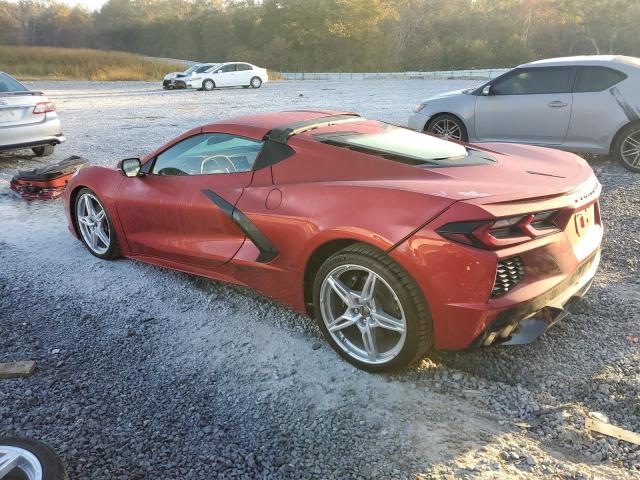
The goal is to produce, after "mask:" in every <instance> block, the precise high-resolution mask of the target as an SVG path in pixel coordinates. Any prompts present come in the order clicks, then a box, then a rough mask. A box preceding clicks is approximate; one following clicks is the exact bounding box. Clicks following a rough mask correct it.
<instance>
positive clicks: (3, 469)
mask: <svg viewBox="0 0 640 480" xmlns="http://www.w3.org/2000/svg"><path fill="white" fill-rule="evenodd" d="M0 478H1V479H3V480H25V479H26V480H36V479H39V480H66V479H67V478H68V477H67V474H66V473H65V471H64V466H63V465H62V462H61V461H60V459H59V458H58V456H57V455H56V453H55V452H54V451H53V450H51V449H50V448H49V447H47V446H46V445H45V444H43V443H42V442H38V441H37V440H32V439H27V438H14V437H0Z"/></svg>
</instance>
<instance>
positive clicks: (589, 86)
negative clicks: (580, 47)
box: [573, 67, 627, 93]
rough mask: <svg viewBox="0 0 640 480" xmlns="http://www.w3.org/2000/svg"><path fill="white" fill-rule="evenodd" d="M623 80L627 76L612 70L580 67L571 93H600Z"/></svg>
mask: <svg viewBox="0 0 640 480" xmlns="http://www.w3.org/2000/svg"><path fill="white" fill-rule="evenodd" d="M625 78H627V76H626V75H625V74H624V73H622V72H619V71H618V70H614V69H613V68H607V67H580V68H579V69H578V78H576V86H575V87H574V89H573V91H574V92H575V93H584V92H602V91H603V90H606V89H607V88H609V87H613V86H614V85H615V84H616V83H619V82H621V81H622V80H624V79H625Z"/></svg>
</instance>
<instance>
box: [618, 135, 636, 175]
mask: <svg viewBox="0 0 640 480" xmlns="http://www.w3.org/2000/svg"><path fill="white" fill-rule="evenodd" d="M620 151H621V154H622V160H623V161H624V163H626V164H627V165H629V166H631V167H636V168H638V167H640V131H635V132H632V133H630V134H629V135H628V136H627V138H625V139H624V141H623V142H622V148H621V150H620Z"/></svg>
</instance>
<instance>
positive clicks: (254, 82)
mask: <svg viewBox="0 0 640 480" xmlns="http://www.w3.org/2000/svg"><path fill="white" fill-rule="evenodd" d="M181 80H182V81H184V82H185V83H186V84H187V87H188V88H197V89H199V90H207V91H211V90H213V89H214V88H218V87H245V88H249V87H252V88H260V86H261V85H262V84H263V83H266V82H268V81H269V76H268V75H267V69H266V68H260V67H256V66H255V65H251V64H250V63H242V62H227V63H219V64H217V65H214V66H212V67H211V68H209V69H208V70H205V71H204V72H200V73H192V74H191V75H189V76H188V77H185V78H182V79H181Z"/></svg>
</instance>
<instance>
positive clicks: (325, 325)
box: [314, 244, 432, 372]
mask: <svg viewBox="0 0 640 480" xmlns="http://www.w3.org/2000/svg"><path fill="white" fill-rule="evenodd" d="M314 308H315V314H316V318H317V319H318V323H319V324H320V328H321V330H322V332H323V334H324V336H325V338H326V339H327V341H328V342H329V344H331V346H332V347H333V348H334V350H336V352H338V354H340V355H341V356H342V357H343V358H344V359H346V360H347V361H348V362H350V363H352V364H353V365H355V366H357V367H358V368H361V369H363V370H367V371H371V372H381V371H391V370H396V369H399V368H402V367H404V366H406V365H408V364H410V363H412V362H414V361H415V360H418V359H420V358H421V357H422V356H424V354H425V353H426V352H427V350H428V349H429V348H430V346H431V345H432V327H431V318H430V316H429V313H428V308H427V305H426V302H425V300H424V297H423V295H422V293H421V291H420V289H419V288H418V286H417V284H416V283H415V281H414V280H413V279H412V278H411V277H410V276H409V274H408V273H407V272H406V271H405V270H404V269H403V268H402V267H401V266H400V265H398V264H397V263H396V262H395V261H393V260H392V259H391V258H390V257H388V256H387V255H386V254H384V252H382V251H380V250H377V249H376V248H373V247H371V246H369V245H365V244H355V245H352V246H350V247H347V248H345V249H344V250H341V251H339V252H338V253H336V254H334V255H332V256H331V257H329V258H328V259H327V260H326V261H325V262H324V263H323V264H322V266H321V267H320V270H319V271H318V274H317V275H316V279H315V282H314Z"/></svg>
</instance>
